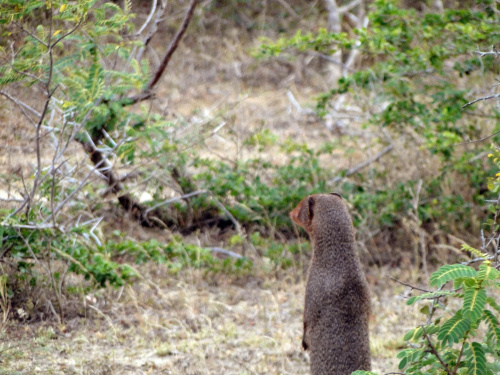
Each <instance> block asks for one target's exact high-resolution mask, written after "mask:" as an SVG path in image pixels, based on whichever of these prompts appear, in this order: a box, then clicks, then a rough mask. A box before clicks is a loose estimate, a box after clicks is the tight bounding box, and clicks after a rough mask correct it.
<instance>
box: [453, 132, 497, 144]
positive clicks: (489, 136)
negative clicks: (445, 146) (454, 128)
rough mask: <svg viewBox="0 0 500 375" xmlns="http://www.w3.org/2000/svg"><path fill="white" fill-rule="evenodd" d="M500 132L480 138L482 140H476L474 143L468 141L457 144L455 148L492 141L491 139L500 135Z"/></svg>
mask: <svg viewBox="0 0 500 375" xmlns="http://www.w3.org/2000/svg"><path fill="white" fill-rule="evenodd" d="M499 133H500V131H497V132H494V133H493V134H490V135H488V136H486V137H484V138H480V139H476V140H474V141H467V142H461V143H456V144H454V146H462V145H468V144H470V143H479V142H483V141H486V140H487V139H490V138H491V137H494V136H495V135H497V134H499Z"/></svg>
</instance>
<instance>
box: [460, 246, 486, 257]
mask: <svg viewBox="0 0 500 375" xmlns="http://www.w3.org/2000/svg"><path fill="white" fill-rule="evenodd" d="M461 250H462V251H468V252H470V253H472V254H474V255H475V256H477V257H480V258H485V259H486V257H487V256H488V254H484V253H482V252H481V251H480V250H478V249H476V248H474V247H472V246H469V245H466V244H462V249H461Z"/></svg>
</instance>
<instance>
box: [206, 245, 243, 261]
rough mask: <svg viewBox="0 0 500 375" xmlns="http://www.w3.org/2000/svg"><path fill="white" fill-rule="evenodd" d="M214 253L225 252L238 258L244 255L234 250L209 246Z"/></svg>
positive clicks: (224, 253)
mask: <svg viewBox="0 0 500 375" xmlns="http://www.w3.org/2000/svg"><path fill="white" fill-rule="evenodd" d="M209 249H210V251H211V252H212V253H218V254H223V255H226V256H228V257H231V258H236V259H242V258H243V256H242V255H240V254H237V253H234V252H232V251H229V250H226V249H222V248H220V247H210V248H209Z"/></svg>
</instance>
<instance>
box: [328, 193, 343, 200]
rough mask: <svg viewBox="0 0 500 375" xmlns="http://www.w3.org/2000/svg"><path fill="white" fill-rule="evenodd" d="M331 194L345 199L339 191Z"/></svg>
mask: <svg viewBox="0 0 500 375" xmlns="http://www.w3.org/2000/svg"><path fill="white" fill-rule="evenodd" d="M330 194H331V195H336V196H337V197H339V198H340V199H343V198H342V195H340V194H339V193H330Z"/></svg>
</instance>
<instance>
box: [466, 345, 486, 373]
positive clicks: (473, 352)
mask: <svg viewBox="0 0 500 375" xmlns="http://www.w3.org/2000/svg"><path fill="white" fill-rule="evenodd" d="M465 360H466V361H467V362H468V367H469V371H468V372H467V375H485V374H487V370H486V355H485V354H484V350H483V347H482V346H481V344H479V343H477V342H473V343H472V345H471V346H470V347H469V350H468V353H467V356H466V358H465Z"/></svg>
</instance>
